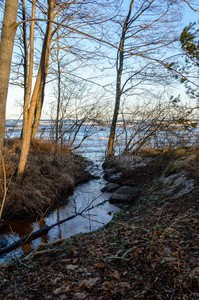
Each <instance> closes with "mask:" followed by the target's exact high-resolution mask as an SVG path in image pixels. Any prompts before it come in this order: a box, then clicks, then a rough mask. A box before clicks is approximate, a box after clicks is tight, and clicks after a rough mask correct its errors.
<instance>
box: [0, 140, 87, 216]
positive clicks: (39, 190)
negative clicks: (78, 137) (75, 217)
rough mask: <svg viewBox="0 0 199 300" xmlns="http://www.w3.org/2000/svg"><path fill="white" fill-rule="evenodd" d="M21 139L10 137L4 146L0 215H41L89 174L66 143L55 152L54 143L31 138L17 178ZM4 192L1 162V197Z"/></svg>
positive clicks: (64, 199)
mask: <svg viewBox="0 0 199 300" xmlns="http://www.w3.org/2000/svg"><path fill="white" fill-rule="evenodd" d="M20 149H21V141H20V140H19V139H13V140H10V141H9V142H8V143H7V144H6V146H5V148H4V160H5V169H6V176H7V187H8V193H7V197H6V203H5V207H4V210H3V219H6V218H8V217H9V218H16V217H20V218H31V219H35V218H36V217H37V216H42V215H43V213H44V212H45V211H46V210H49V209H50V208H52V207H53V206H55V205H58V204H59V203H61V202H63V201H66V196H67V194H68V193H69V192H70V191H72V190H73V189H74V186H75V185H76V184H77V183H79V182H80V181H83V180H86V179H87V178H88V173H87V172H86V171H85V164H84V162H83V159H82V158H81V157H80V156H78V155H75V154H73V153H71V152H70V151H69V149H68V148H67V147H64V148H61V149H58V152H57V153H56V155H55V153H54V147H53V144H52V143H50V142H49V141H45V140H36V141H34V143H33V145H32V147H31V150H30V153H29V156H28V163H27V166H26V170H25V173H24V175H23V177H22V178H21V179H20V180H17V178H16V171H17V166H18V161H19V155H20ZM3 192H4V186H3V169H2V165H0V199H1V201H2V198H3Z"/></svg>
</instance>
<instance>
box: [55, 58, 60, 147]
mask: <svg viewBox="0 0 199 300" xmlns="http://www.w3.org/2000/svg"><path fill="white" fill-rule="evenodd" d="M60 101H61V72H60V61H59V59H58V95H57V115H56V132H55V142H56V148H57V146H58V141H59V112H60Z"/></svg>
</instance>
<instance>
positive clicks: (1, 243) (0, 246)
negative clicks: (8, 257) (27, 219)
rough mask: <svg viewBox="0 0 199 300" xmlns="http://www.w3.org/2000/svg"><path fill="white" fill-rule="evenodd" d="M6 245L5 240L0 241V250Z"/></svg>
mask: <svg viewBox="0 0 199 300" xmlns="http://www.w3.org/2000/svg"><path fill="white" fill-rule="evenodd" d="M7 245H8V241H7V240H6V239H0V248H5V247H6V246H7Z"/></svg>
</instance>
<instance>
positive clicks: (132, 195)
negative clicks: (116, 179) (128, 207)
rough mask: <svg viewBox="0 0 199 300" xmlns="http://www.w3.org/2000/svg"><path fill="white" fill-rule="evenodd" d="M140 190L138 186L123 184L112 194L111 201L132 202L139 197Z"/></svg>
mask: <svg viewBox="0 0 199 300" xmlns="http://www.w3.org/2000/svg"><path fill="white" fill-rule="evenodd" d="M138 191H139V189H138V188H132V187H130V186H122V187H121V188H119V189H118V190H116V191H115V192H114V193H113V194H112V196H111V198H110V200H109V202H110V203H111V204H117V203H129V202H132V201H133V200H135V199H136V198H137V196H138Z"/></svg>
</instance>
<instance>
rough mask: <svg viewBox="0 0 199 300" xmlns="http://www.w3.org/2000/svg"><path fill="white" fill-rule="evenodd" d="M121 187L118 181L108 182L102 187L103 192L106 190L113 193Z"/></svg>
mask: <svg viewBox="0 0 199 300" xmlns="http://www.w3.org/2000/svg"><path fill="white" fill-rule="evenodd" d="M119 188H120V185H119V184H117V183H108V184H107V185H105V186H104V187H103V188H102V189H101V192H102V193H104V192H107V193H112V192H115V191H116V190H118V189H119Z"/></svg>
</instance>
